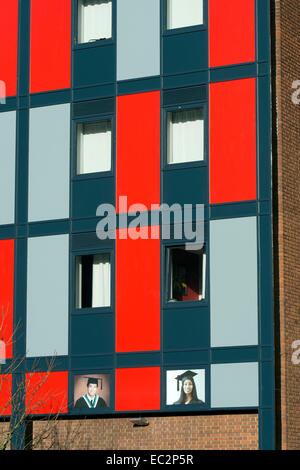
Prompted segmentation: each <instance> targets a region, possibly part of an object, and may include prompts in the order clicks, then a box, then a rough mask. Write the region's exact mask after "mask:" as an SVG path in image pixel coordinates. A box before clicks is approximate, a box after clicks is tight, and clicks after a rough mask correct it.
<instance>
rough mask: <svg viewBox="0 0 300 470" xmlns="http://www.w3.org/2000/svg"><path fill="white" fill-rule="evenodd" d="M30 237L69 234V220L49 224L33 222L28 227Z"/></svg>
mask: <svg viewBox="0 0 300 470" xmlns="http://www.w3.org/2000/svg"><path fill="white" fill-rule="evenodd" d="M28 231H29V236H30V237H32V236H33V237H34V236H43V235H57V234H59V233H69V231H70V222H69V219H65V220H60V221H58V220H54V221H49V222H33V223H31V224H29V226H28Z"/></svg>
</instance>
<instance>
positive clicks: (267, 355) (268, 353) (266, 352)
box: [260, 346, 274, 361]
mask: <svg viewBox="0 0 300 470" xmlns="http://www.w3.org/2000/svg"><path fill="white" fill-rule="evenodd" d="M260 357H261V360H262V361H272V360H273V358H274V350H273V347H271V346H263V347H262V348H261V353H260Z"/></svg>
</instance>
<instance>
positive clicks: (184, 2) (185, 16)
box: [167, 0, 203, 29]
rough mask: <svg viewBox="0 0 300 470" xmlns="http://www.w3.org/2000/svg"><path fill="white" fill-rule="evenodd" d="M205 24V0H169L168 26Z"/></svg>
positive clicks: (178, 26)
mask: <svg viewBox="0 0 300 470" xmlns="http://www.w3.org/2000/svg"><path fill="white" fill-rule="evenodd" d="M198 24H203V0H167V28H168V29H174V28H184V27H187V26H195V25H198Z"/></svg>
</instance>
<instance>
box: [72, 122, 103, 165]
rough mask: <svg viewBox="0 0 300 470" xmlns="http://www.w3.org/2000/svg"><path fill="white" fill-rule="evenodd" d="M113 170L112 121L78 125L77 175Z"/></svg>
mask: <svg viewBox="0 0 300 470" xmlns="http://www.w3.org/2000/svg"><path fill="white" fill-rule="evenodd" d="M110 169H111V121H110V120H105V121H98V122H89V123H81V124H78V125H77V174H86V173H97V172H101V171H109V170H110Z"/></svg>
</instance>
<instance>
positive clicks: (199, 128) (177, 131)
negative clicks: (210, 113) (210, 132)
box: [167, 108, 204, 163]
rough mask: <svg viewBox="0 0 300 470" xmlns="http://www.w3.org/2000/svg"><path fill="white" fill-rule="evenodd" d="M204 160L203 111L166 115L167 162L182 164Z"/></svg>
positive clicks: (184, 111) (194, 110)
mask: <svg viewBox="0 0 300 470" xmlns="http://www.w3.org/2000/svg"><path fill="white" fill-rule="evenodd" d="M203 159H204V109H203V108H197V109H185V110H182V111H169V112H168V113H167V162H168V163H184V162H195V161H199V160H203Z"/></svg>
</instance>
